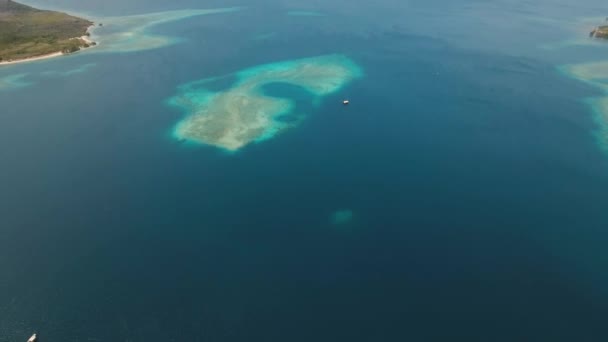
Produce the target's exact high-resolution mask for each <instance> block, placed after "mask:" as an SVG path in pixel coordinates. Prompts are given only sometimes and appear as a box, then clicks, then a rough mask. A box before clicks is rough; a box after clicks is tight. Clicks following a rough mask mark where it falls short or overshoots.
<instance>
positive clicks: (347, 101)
mask: <svg viewBox="0 0 608 342" xmlns="http://www.w3.org/2000/svg"><path fill="white" fill-rule="evenodd" d="M342 103H343V104H344V105H345V106H348V104H349V103H350V101H349V100H344V101H342Z"/></svg>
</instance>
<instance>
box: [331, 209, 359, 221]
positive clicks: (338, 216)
mask: <svg viewBox="0 0 608 342" xmlns="http://www.w3.org/2000/svg"><path fill="white" fill-rule="evenodd" d="M352 219H353V212H352V210H349V209H343V210H338V211H336V212H334V213H333V214H331V217H330V218H329V220H330V222H331V223H332V224H335V225H342V224H347V223H349V222H350V221H352Z"/></svg>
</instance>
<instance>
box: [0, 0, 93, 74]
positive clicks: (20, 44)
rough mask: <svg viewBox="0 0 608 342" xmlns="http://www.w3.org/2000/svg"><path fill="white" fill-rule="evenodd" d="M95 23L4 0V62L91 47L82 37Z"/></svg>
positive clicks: (0, 28)
mask: <svg viewBox="0 0 608 342" xmlns="http://www.w3.org/2000/svg"><path fill="white" fill-rule="evenodd" d="M91 25H93V23H92V22H91V21H89V20H86V19H81V18H77V17H74V16H71V15H68V14H65V13H60V12H55V11H45V10H39V9H36V8H33V7H29V6H26V5H23V4H20V3H17V2H15V1H12V0H0V62H2V61H10V60H19V59H26V58H32V57H37V56H42V55H48V54H52V53H56V52H64V53H71V52H75V51H78V50H80V49H81V48H84V47H88V46H89V44H88V43H87V42H86V41H85V40H83V39H80V37H82V36H85V35H87V29H88V27H89V26H91Z"/></svg>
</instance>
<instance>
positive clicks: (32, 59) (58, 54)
mask: <svg viewBox="0 0 608 342" xmlns="http://www.w3.org/2000/svg"><path fill="white" fill-rule="evenodd" d="M93 27H95V25H91V26H89V28H88V29H87V33H90V32H89V31H90V30H91V28H93ZM71 39H81V40H83V41H84V42H85V43H86V44H88V45H89V47H88V48H81V49H80V50H78V51H76V52H72V53H63V52H61V51H58V52H53V53H49V54H46V55H41V56H35V57H28V58H22V59H15V60H11V61H6V62H0V67H2V66H5V65H15V64H20V63H27V62H36V61H42V60H46V59H51V58H55V57H61V56H69V55H73V54H75V53H79V52H83V51H87V50H89V49H92V48H94V47H97V46H99V42H96V41H94V40H92V39H91V37H90V36H88V35H84V36H81V37H74V38H71ZM93 43H95V45H93Z"/></svg>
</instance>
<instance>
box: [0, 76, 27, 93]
mask: <svg viewBox="0 0 608 342" xmlns="http://www.w3.org/2000/svg"><path fill="white" fill-rule="evenodd" d="M27 75H28V74H16V75H9V76H4V77H0V91H5V90H12V89H18V88H24V87H27V86H29V85H31V82H28V81H26V80H25V77H27Z"/></svg>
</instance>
